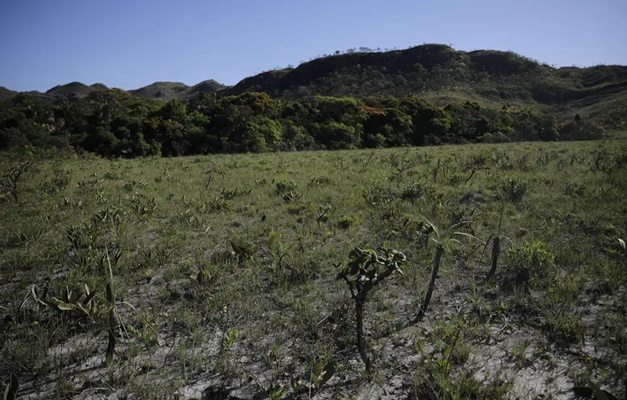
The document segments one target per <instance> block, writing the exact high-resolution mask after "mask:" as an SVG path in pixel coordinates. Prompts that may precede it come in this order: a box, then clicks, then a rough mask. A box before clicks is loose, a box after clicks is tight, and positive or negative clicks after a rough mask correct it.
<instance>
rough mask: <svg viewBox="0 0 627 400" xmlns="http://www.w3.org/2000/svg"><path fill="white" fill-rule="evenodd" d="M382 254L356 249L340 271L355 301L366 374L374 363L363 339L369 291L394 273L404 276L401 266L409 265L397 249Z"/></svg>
mask: <svg viewBox="0 0 627 400" xmlns="http://www.w3.org/2000/svg"><path fill="white" fill-rule="evenodd" d="M379 252H380V254H377V252H376V251H375V250H373V249H366V250H362V249H360V248H355V249H354V250H352V251H351V252H350V253H349V255H348V261H347V262H346V263H338V264H336V265H335V266H336V267H338V268H340V271H339V272H338V274H337V276H336V279H337V280H340V279H343V280H344V281H345V282H346V284H347V285H348V288H349V289H350V292H351V297H352V298H353V299H354V300H355V314H356V318H357V324H356V329H357V349H358V350H359V355H360V356H361V359H362V361H363V362H364V364H365V365H366V372H367V373H368V374H370V372H371V362H370V358H369V357H368V353H367V350H366V349H367V346H366V339H365V336H364V305H365V303H366V299H367V296H368V292H370V290H372V288H374V287H375V286H376V285H377V284H379V283H380V282H382V281H383V280H384V279H385V278H387V277H388V276H390V275H391V274H392V273H393V272H394V271H396V272H398V273H400V274H402V273H403V271H402V267H403V266H405V264H406V260H407V259H406V257H405V255H404V254H403V253H401V252H400V251H398V250H394V249H392V250H388V249H385V248H380V249H379Z"/></svg>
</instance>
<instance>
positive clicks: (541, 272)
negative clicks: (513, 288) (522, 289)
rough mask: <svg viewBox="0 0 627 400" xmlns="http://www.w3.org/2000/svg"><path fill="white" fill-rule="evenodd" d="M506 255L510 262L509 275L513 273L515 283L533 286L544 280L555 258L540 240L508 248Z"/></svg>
mask: <svg viewBox="0 0 627 400" xmlns="http://www.w3.org/2000/svg"><path fill="white" fill-rule="evenodd" d="M507 254H508V256H509V259H510V260H511V268H510V272H509V273H513V275H514V277H513V278H514V279H513V281H514V282H515V283H522V284H526V283H531V284H534V283H536V282H538V281H539V280H541V279H543V278H546V277H547V276H548V275H549V270H550V268H551V267H553V265H554V263H555V256H554V255H553V253H551V252H550V251H549V250H547V248H546V244H545V243H544V242H542V241H540V240H535V241H532V242H527V243H525V244H524V245H523V246H521V247H518V246H514V247H510V248H509V250H508V251H507Z"/></svg>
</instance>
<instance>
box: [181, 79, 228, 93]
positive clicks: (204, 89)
mask: <svg viewBox="0 0 627 400" xmlns="http://www.w3.org/2000/svg"><path fill="white" fill-rule="evenodd" d="M225 87H226V86H224V85H223V84H221V83H220V82H216V81H214V80H213V79H209V80H206V81H202V82H200V83H197V84H196V85H194V86H192V87H191V88H189V89H188V90H187V92H186V94H187V95H193V94H196V93H213V92H217V91H219V90H222V89H224V88H225Z"/></svg>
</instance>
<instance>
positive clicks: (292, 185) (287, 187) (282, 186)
mask: <svg viewBox="0 0 627 400" xmlns="http://www.w3.org/2000/svg"><path fill="white" fill-rule="evenodd" d="M294 190H296V182H294V181H292V180H286V181H279V182H277V183H276V194H284V193H288V192H293V191H294Z"/></svg>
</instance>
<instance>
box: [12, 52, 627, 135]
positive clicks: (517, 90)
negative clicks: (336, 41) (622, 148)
mask: <svg viewBox="0 0 627 400" xmlns="http://www.w3.org/2000/svg"><path fill="white" fill-rule="evenodd" d="M105 89H107V87H106V86H105V85H103V84H94V85H91V86H87V85H85V84H82V83H80V82H72V83H68V84H66V85H60V86H55V87H54V88H52V89H50V90H48V91H47V92H45V93H40V92H28V93H29V94H32V95H34V96H37V97H40V98H42V99H43V100H46V101H50V102H60V101H63V100H72V99H74V98H80V97H83V96H86V95H87V94H88V93H89V92H91V91H93V90H105ZM250 91H258V92H266V93H268V94H269V95H271V96H273V97H276V98H289V99H300V98H303V97H309V96H313V95H326V96H353V97H368V96H378V97H381V96H392V97H395V96H406V95H415V96H418V97H422V98H425V99H426V100H428V101H430V102H432V103H435V104H439V105H444V104H448V103H452V102H464V101H476V102H478V103H480V104H484V105H486V106H489V107H498V108H500V107H502V106H503V105H515V106H522V107H530V108H533V109H536V110H538V111H547V112H556V113H558V114H561V115H564V116H572V115H574V114H575V113H583V114H585V115H588V116H590V117H594V118H595V119H596V120H599V122H601V123H603V124H605V125H616V124H619V125H620V124H624V123H625V122H624V118H625V117H624V116H625V115H627V66H606V65H600V66H595V67H589V68H577V67H562V68H554V67H551V66H548V65H546V64H541V63H539V62H537V61H534V60H532V59H530V58H527V57H524V56H521V55H518V54H515V53H512V52H502V51H493V50H478V51H470V52H465V51H457V50H455V49H453V48H451V47H450V46H446V45H439V44H426V45H421V46H417V47H412V48H409V49H406V50H393V51H387V52H352V53H347V54H336V55H330V56H326V57H322V58H318V59H315V60H312V61H309V62H306V63H303V64H301V65H299V66H298V67H296V68H285V69H281V70H273V71H268V72H264V73H260V74H258V75H255V76H251V77H248V78H245V79H243V80H242V81H241V82H239V83H238V84H236V85H235V86H232V87H227V86H225V85H222V84H220V83H218V82H216V81H214V80H207V81H203V82H200V83H198V84H196V85H194V86H187V85H185V84H183V83H179V82H155V83H153V84H151V85H148V86H146V87H143V88H139V89H135V90H130V91H129V92H130V93H132V94H134V95H137V96H141V97H144V98H149V99H161V100H164V101H168V100H171V99H186V98H189V97H190V96H192V95H194V94H195V93H199V92H202V93H213V92H220V93H223V94H225V95H235V94H241V93H244V92H250ZM16 94H17V92H14V91H11V90H9V89H6V88H3V87H0V99H4V100H7V99H10V98H12V97H13V96H15V95H16ZM621 116H622V117H621Z"/></svg>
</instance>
